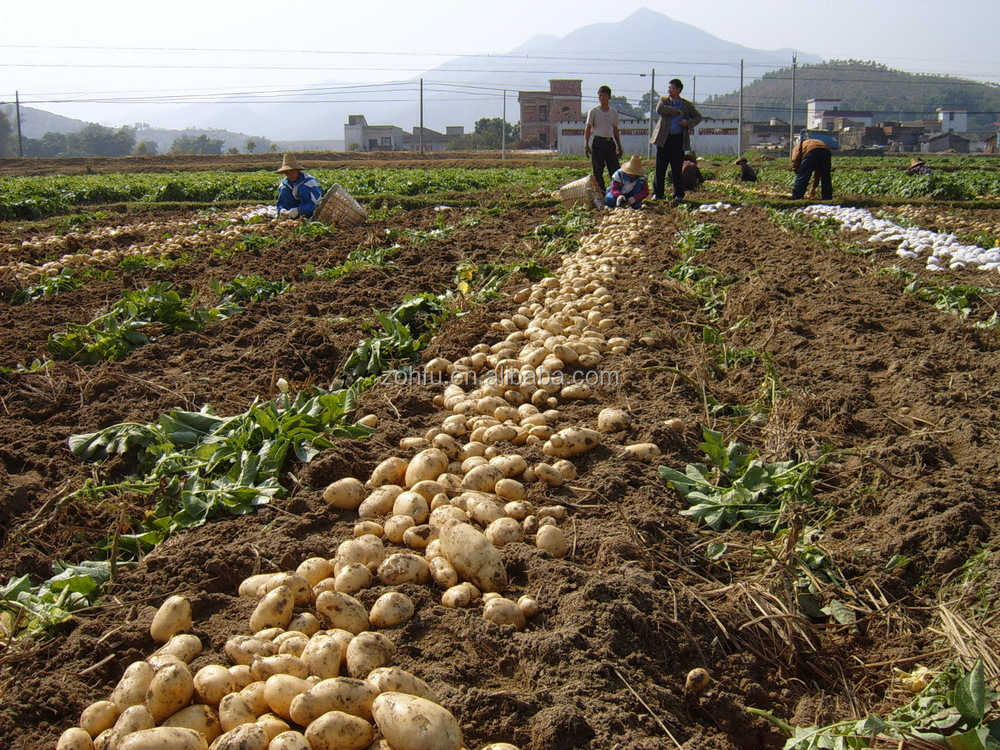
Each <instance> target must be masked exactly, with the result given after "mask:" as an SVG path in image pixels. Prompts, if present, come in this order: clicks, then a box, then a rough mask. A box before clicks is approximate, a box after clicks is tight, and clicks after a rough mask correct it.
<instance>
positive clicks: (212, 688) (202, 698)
mask: <svg viewBox="0 0 1000 750" xmlns="http://www.w3.org/2000/svg"><path fill="white" fill-rule="evenodd" d="M233 690H234V685H233V676H232V674H231V673H230V672H229V668H228V667H224V666H222V665H221V664H208V665H206V666H204V667H202V668H201V669H199V670H198V671H197V672H195V675H194V695H195V698H196V699H197V700H198V702H199V703H205V704H208V705H210V706H218V705H219V701H221V700H222V699H223V698H224V697H225V696H226V695H228V694H229V693H231V692H233Z"/></svg>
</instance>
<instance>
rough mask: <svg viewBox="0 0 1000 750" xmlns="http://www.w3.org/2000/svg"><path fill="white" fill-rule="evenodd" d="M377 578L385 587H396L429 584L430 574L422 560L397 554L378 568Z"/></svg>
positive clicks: (406, 554) (400, 553)
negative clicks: (404, 584)
mask: <svg viewBox="0 0 1000 750" xmlns="http://www.w3.org/2000/svg"><path fill="white" fill-rule="evenodd" d="M378 577H379V580H380V581H382V583H384V584H385V585H386V586H398V585H399V584H401V583H419V584H423V583H430V580H431V573H430V568H428V567H427V561H426V560H425V559H424V558H422V557H420V556H419V555H414V554H412V553H409V552H397V553H396V554H393V555H389V556H388V557H387V558H385V560H384V561H383V562H382V564H381V565H379V566H378ZM348 629H349V628H348Z"/></svg>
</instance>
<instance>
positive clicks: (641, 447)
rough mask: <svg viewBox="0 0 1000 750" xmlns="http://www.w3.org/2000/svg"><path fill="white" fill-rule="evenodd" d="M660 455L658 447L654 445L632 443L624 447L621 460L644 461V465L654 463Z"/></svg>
mask: <svg viewBox="0 0 1000 750" xmlns="http://www.w3.org/2000/svg"><path fill="white" fill-rule="evenodd" d="M660 455H661V453H660V446H658V445H657V444H656V443H633V444H632V445H626V446H625V448H624V450H623V451H622V458H627V459H632V460H634V461H645V462H646V463H651V462H653V461H655V460H656V459H658V458H659V457H660Z"/></svg>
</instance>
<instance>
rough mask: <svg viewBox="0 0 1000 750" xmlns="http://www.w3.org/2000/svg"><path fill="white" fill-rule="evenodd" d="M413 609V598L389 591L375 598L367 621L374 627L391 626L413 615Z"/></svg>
mask: <svg viewBox="0 0 1000 750" xmlns="http://www.w3.org/2000/svg"><path fill="white" fill-rule="evenodd" d="M413 610H414V607H413V600H412V599H411V598H410V597H408V596H407V595H406V594H401V593H399V592H398V591H390V592H388V593H385V594H382V596H380V597H379V598H378V599H376V600H375V603H374V604H373V605H372V608H371V611H370V612H369V613H368V621H369V622H370V623H371V625H372V627H375V628H391V627H393V626H394V625H399V624H400V623H401V622H406V621H407V620H409V619H410V618H411V617H413ZM352 676H353V675H352Z"/></svg>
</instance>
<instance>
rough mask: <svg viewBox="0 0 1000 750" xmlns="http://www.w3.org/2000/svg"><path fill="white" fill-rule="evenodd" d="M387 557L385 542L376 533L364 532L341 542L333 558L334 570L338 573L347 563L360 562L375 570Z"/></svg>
mask: <svg viewBox="0 0 1000 750" xmlns="http://www.w3.org/2000/svg"><path fill="white" fill-rule="evenodd" d="M384 559H385V544H383V542H382V539H381V538H379V537H377V536H375V535H374V534H364V535H362V536H359V537H356V538H354V539H348V540H347V541H345V542H341V543H340V545H339V546H338V547H337V553H336V555H335V556H334V558H333V572H334V575H336V574H337V573H338V572H340V569H341V568H343V567H344V566H345V565H350V564H351V563H356V562H359V563H361V564H362V565H367V566H368V568H369V569H370V570H375V569H376V568H377V567H378V566H379V565H380V564H381V562H382V560H384Z"/></svg>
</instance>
